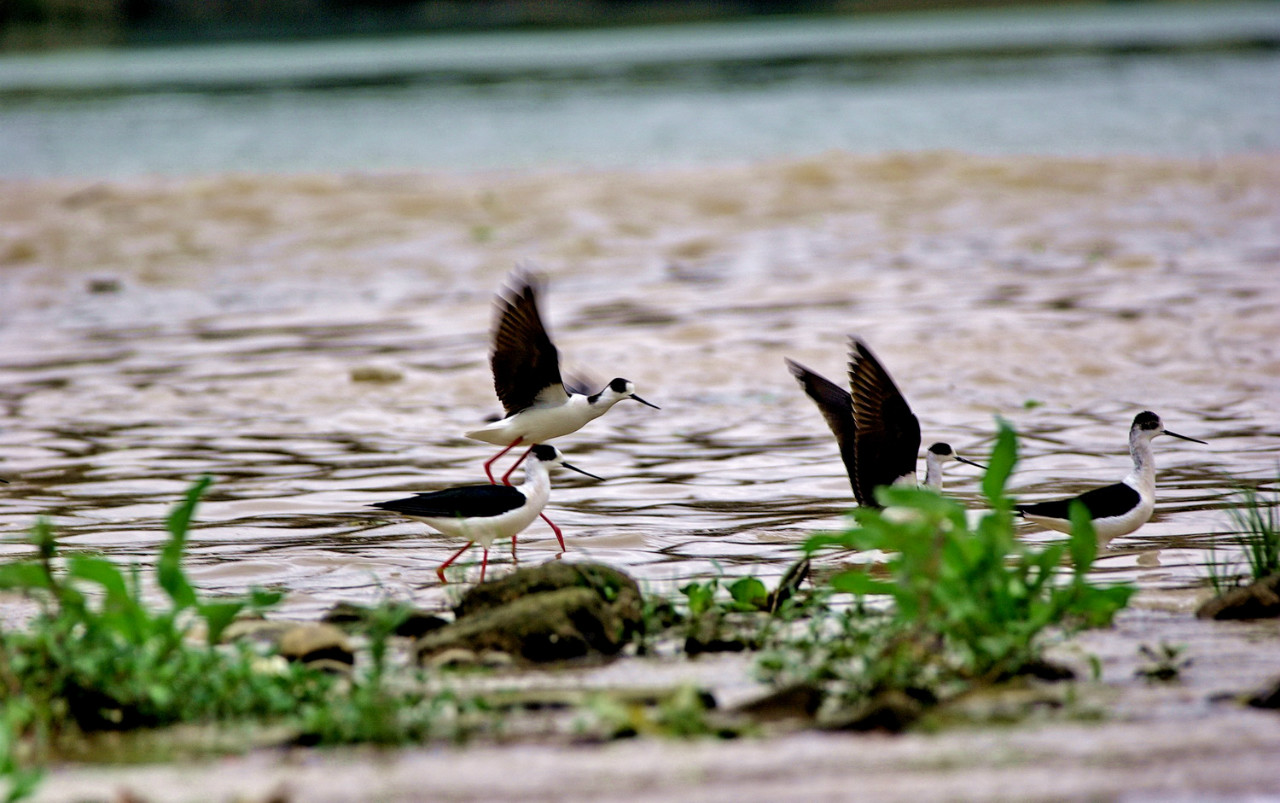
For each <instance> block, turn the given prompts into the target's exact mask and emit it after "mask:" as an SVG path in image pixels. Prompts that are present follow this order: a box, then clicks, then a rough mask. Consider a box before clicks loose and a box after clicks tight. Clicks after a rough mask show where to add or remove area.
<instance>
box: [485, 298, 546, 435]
mask: <svg viewBox="0 0 1280 803" xmlns="http://www.w3.org/2000/svg"><path fill="white" fill-rule="evenodd" d="M515 281H516V285H515V287H513V288H511V289H510V291H509V292H508V293H507V294H506V295H505V297H504V298H503V299H502V300H501V301H500V302H499V304H498V321H497V324H496V326H495V327H494V332H493V353H492V355H490V358H489V365H490V366H491V367H492V368H493V389H494V390H495V391H496V392H497V394H498V399H499V400H500V401H501V402H502V407H503V409H504V410H506V413H507V415H508V416H510V415H514V414H515V413H518V412H520V411H521V410H524V409H526V408H528V407H531V406H532V405H533V403H534V400H535V399H536V398H537V396H538V394H539V393H540V392H541V391H543V390H544V389H545V388H548V387H553V388H558V392H559V393H563V392H564V387H563V383H562V381H561V379H560V355H559V353H558V352H557V351H556V347H555V344H554V343H552V342H551V337H550V336H548V335H547V330H546V328H545V327H544V326H543V325H542V316H541V315H539V314H538V297H537V291H538V288H537V286H536V284H535V282H534V281H533V279H532V278H531V277H529V276H528V275H526V274H523V273H517V274H516V275H515Z"/></svg>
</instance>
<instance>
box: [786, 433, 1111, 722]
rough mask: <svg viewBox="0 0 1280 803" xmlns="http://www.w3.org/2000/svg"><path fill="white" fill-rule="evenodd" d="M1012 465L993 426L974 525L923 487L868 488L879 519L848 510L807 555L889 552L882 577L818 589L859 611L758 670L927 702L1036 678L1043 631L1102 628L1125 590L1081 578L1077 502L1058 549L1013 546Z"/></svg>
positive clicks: (823, 623) (1013, 454)
mask: <svg viewBox="0 0 1280 803" xmlns="http://www.w3.org/2000/svg"><path fill="white" fill-rule="evenodd" d="M1016 462H1017V439H1016V436H1015V434H1014V432H1013V430H1012V429H1011V428H1010V427H1009V426H1008V425H1007V424H1004V423H1003V422H1001V425H1000V431H999V435H998V437H997V441H996V446H995V449H994V451H993V453H992V455H991V461H990V468H989V469H988V470H987V474H986V476H985V478H984V479H983V484H982V490H983V495H984V497H985V498H986V502H987V504H988V506H989V507H990V510H989V511H988V512H986V513H985V514H984V515H982V516H981V517H980V518H979V519H978V520H977V522H976V524H973V525H971V524H970V523H969V522H968V521H967V520H966V515H965V514H966V511H965V509H964V508H963V507H962V506H961V505H960V504H958V503H957V502H954V501H952V500H950V499H947V498H944V497H943V496H941V495H939V494H937V493H936V492H934V491H931V490H929V489H923V488H906V487H898V486H894V487H887V488H881V489H879V491H878V492H877V493H878V498H879V500H880V501H881V503H882V504H883V505H885V507H886V510H876V509H870V508H859V509H858V510H856V511H854V518H855V520H856V523H855V526H853V527H851V528H850V529H848V530H846V531H844V532H841V533H835V534H824V535H819V536H815V537H813V538H811V539H810V540H809V541H808V543H807V544H806V547H805V548H806V550H807V551H808V552H809V553H811V554H813V553H818V552H822V551H825V550H830V549H858V550H871V549H876V550H882V551H884V552H886V553H888V554H889V555H890V557H889V558H888V560H887V562H886V563H885V564H884V565H883V567H882V568H883V571H880V570H879V569H877V570H875V571H867V570H863V569H855V570H848V571H843V572H840V573H838V574H836V575H834V576H833V577H831V579H830V580H829V583H828V586H829V589H828V593H830V594H831V595H832V596H833V597H834V595H835V594H836V593H839V592H844V593H850V594H852V595H854V597H855V600H856V603H855V604H854V605H853V606H852V607H847V608H845V609H844V610H841V611H835V612H832V613H830V614H828V615H827V616H825V617H819V618H816V619H813V620H811V621H809V623H808V624H807V626H806V628H805V629H804V630H803V632H802V633H800V634H799V635H793V636H792V637H791V638H789V639H788V640H787V641H785V642H784V643H782V644H780V645H779V646H778V647H777V648H775V649H773V650H771V651H770V652H769V654H767V655H766V656H765V661H764V663H763V664H762V668H763V669H764V670H765V673H766V675H767V676H770V677H771V678H773V679H774V680H775V682H782V683H786V682H795V681H797V680H803V681H807V682H818V683H823V684H826V685H828V686H829V687H831V688H832V689H833V690H834V691H835V693H837V694H838V695H839V696H841V697H842V698H844V699H845V700H846V701H847V702H857V701H859V700H864V699H866V698H867V697H868V696H871V695H875V694H878V693H882V692H889V691H894V692H904V693H906V694H908V695H910V696H911V697H913V698H915V699H917V700H921V701H924V702H931V701H934V700H937V699H941V698H944V697H947V696H949V695H950V694H952V693H956V692H958V691H960V690H963V689H965V688H969V687H972V686H973V685H975V684H981V683H989V682H994V681H998V680H1002V679H1004V678H1008V677H1010V676H1013V675H1016V674H1019V673H1024V672H1028V671H1033V670H1037V669H1038V668H1039V667H1041V666H1042V665H1043V658H1042V656H1043V649H1044V646H1045V643H1046V641H1047V635H1048V634H1049V633H1051V632H1052V633H1055V634H1058V635H1060V636H1061V635H1069V634H1070V633H1072V632H1075V631H1077V630H1079V629H1082V628H1087V627H1098V626H1104V625H1107V624H1109V623H1110V622H1111V620H1112V618H1113V617H1114V616H1115V614H1116V612H1117V611H1119V610H1120V609H1122V608H1123V607H1124V606H1125V605H1126V604H1127V602H1128V600H1129V597H1130V596H1131V595H1132V594H1133V592H1134V590H1135V589H1134V587H1133V586H1131V585H1113V586H1101V585H1097V584H1095V583H1093V582H1091V581H1090V580H1089V578H1088V577H1087V574H1088V572H1089V570H1090V569H1091V568H1092V566H1093V562H1094V559H1095V557H1096V555H1097V538H1096V535H1095V533H1094V530H1093V526H1092V522H1091V521H1090V519H1089V517H1088V515H1087V512H1086V511H1085V510H1084V508H1083V507H1082V506H1080V505H1076V506H1075V507H1074V508H1073V510H1072V524H1073V530H1072V534H1071V536H1070V538H1069V539H1068V540H1067V541H1066V542H1056V543H1052V544H1047V545H1043V546H1036V545H1029V544H1024V543H1022V542H1020V541H1018V539H1017V538H1016V537H1015V532H1014V523H1013V512H1012V502H1011V500H1010V499H1009V498H1008V497H1007V496H1006V495H1005V483H1006V482H1007V480H1008V478H1009V476H1010V474H1011V473H1012V471H1013V467H1014V465H1015V463H1016ZM1064 563H1065V564H1067V565H1068V566H1069V571H1066V572H1064V571H1063V564H1064Z"/></svg>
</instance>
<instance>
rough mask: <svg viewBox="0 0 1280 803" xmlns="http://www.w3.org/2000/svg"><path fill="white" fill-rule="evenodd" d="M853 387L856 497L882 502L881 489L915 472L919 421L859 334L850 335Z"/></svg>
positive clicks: (868, 502) (862, 502)
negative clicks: (878, 498)
mask: <svg viewBox="0 0 1280 803" xmlns="http://www.w3.org/2000/svg"><path fill="white" fill-rule="evenodd" d="M849 386H850V388H851V389H852V390H853V394H852V396H853V402H852V403H853V420H854V422H855V424H856V426H857V443H856V448H855V449H854V475H855V476H856V479H855V481H854V484H853V489H854V496H855V498H857V500H858V504H860V505H866V506H868V507H878V505H877V504H876V501H875V495H874V493H873V492H874V490H875V489H876V488H878V487H880V486H882V485H892V484H893V483H894V482H895V481H896V480H898V479H899V478H900V477H902V476H905V475H908V474H910V475H914V474H915V473H916V460H917V455H918V454H919V452H920V422H919V421H918V420H917V419H916V416H915V414H914V413H912V412H911V408H910V407H909V406H908V405H907V400H906V399H905V398H903V396H902V393H901V392H900V391H899V390H898V386H897V385H895V384H894V383H893V379H891V378H890V377H889V372H888V371H886V370H885V369H884V366H882V365H881V364H880V361H879V360H877V359H876V357H875V355H874V354H872V353H871V350H870V349H869V348H867V345H866V343H863V342H862V341H861V340H860V339H858V338H856V337H851V338H849Z"/></svg>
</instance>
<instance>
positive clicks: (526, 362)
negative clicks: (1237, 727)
mask: <svg viewBox="0 0 1280 803" xmlns="http://www.w3.org/2000/svg"><path fill="white" fill-rule="evenodd" d="M537 290H538V288H537V287H536V286H535V284H534V282H533V281H532V280H531V278H530V277H529V276H527V275H525V274H523V273H517V274H516V275H515V286H514V287H512V288H511V290H510V292H508V293H507V295H506V296H505V297H504V298H503V299H502V301H501V302H500V304H499V314H498V322H497V326H496V328H495V330H494V334H493V353H492V355H491V357H490V360H489V363H490V365H491V366H492V368H493V389H494V390H495V391H497V393H498V399H499V400H501V401H502V407H503V409H504V410H505V411H506V417H505V418H503V419H501V420H499V421H494V422H493V423H491V424H488V425H486V426H483V427H480V428H479V429H474V430H472V431H470V432H468V433H467V437H468V438H473V439H475V440H478V441H484V442H485V443H492V444H494V445H496V446H501V447H502V451H500V452H498V453H497V454H496V455H494V456H493V457H491V458H489V460H488V461H486V462H485V464H484V473H485V475H486V476H488V478H489V482H494V479H493V471H492V466H493V463H494V461H495V460H497V459H498V458H500V457H502V456H503V455H504V454H506V453H507V452H509V451H511V450H512V449H513V448H515V447H516V446H521V445H524V444H528V445H529V446H530V448H532V447H533V444H535V443H545V442H546V441H549V440H551V439H552V438H558V437H560V436H561V435H568V434H569V433H571V432H577V431H578V430H579V429H582V427H583V426H584V425H585V424H586V423H587V422H588V421H591V420H592V419H595V418H599V417H600V416H602V415H604V414H605V413H607V412H609V408H611V407H613V405H615V404H617V403H618V402H620V401H622V400H623V399H633V400H635V401H638V402H640V403H641V404H645V405H648V406H649V407H652V408H654V409H655V410H656V409H659V408H658V406H657V405H656V404H649V402H647V401H645V400H644V399H642V398H640V397H639V396H637V395H636V392H635V385H634V384H632V383H631V381H629V380H626V379H622V378H621V377H619V378H617V379H614V380H613V381H612V382H610V383H609V384H608V385H607V386H606V387H605V388H604V390H601V391H600V392H599V393H595V394H592V395H585V394H582V393H570V392H568V391H566V390H565V387H564V380H562V379H561V378H560V356H559V352H557V350H556V347H555V344H554V343H552V342H551V338H550V336H548V335H547V330H546V327H544V326H543V325H542V316H541V315H539V314H538V296H537ZM528 454H529V452H528V450H526V451H525V452H524V454H523V455H521V456H520V458H519V459H518V460H516V462H515V463H513V464H512V466H511V468H509V469H507V473H506V474H504V475H503V477H502V481H503V483H507V482H508V480H509V478H510V477H511V472H512V471H515V469H516V466H518V465H520V463H521V461H523V460H524V458H525V457H526V456H527V455H528Z"/></svg>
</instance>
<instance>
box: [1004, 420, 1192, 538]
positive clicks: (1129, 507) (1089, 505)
mask: <svg viewBox="0 0 1280 803" xmlns="http://www.w3.org/2000/svg"><path fill="white" fill-rule="evenodd" d="M1157 435H1171V436H1173V437H1175V438H1181V439H1182V440H1184V441H1191V442H1192V443H1204V441H1202V440H1197V439H1196V438H1188V437H1187V436H1186V435H1179V434H1178V433H1176V432H1171V431H1169V430H1167V429H1165V428H1164V422H1163V421H1161V420H1160V416H1158V415H1156V414H1155V413H1153V412H1151V411H1150V410H1144V411H1143V412H1141V413H1138V415H1137V416H1136V417H1135V418H1134V419H1133V424H1132V425H1131V426H1130V427H1129V454H1130V455H1131V456H1132V457H1133V471H1131V472H1129V476H1127V477H1125V478H1124V479H1123V480H1121V481H1120V482H1117V483H1115V484H1114V485H1104V486H1103V487H1101V488H1094V489H1093V490H1091V491H1085V492H1084V493H1082V494H1080V495H1079V496H1073V497H1070V498H1068V499H1055V500H1053V501H1051V502H1036V503H1033V504H1029V505H1015V506H1014V511H1015V513H1016V514H1017V515H1019V516H1022V517H1024V518H1026V520H1027V521H1031V522H1035V523H1036V524H1039V525H1041V526H1042V527H1048V528H1049V529H1051V530H1057V531H1059V532H1064V533H1069V532H1071V503H1072V502H1074V501H1076V500H1077V499H1078V500H1080V502H1082V503H1083V504H1084V506H1085V508H1086V509H1087V510H1088V511H1089V518H1091V519H1093V527H1094V530H1095V531H1097V534H1098V538H1100V539H1103V540H1109V539H1112V538H1115V537H1116V536H1118V535H1126V534H1128V533H1131V532H1133V531H1134V530H1136V529H1138V528H1139V527H1141V526H1142V525H1144V524H1146V523H1147V522H1148V521H1149V520H1150V519H1151V514H1152V513H1153V512H1155V507H1156V460H1155V455H1154V454H1153V453H1152V450H1151V439H1152V438H1154V437H1156V436H1157ZM1206 445H1207V444H1206Z"/></svg>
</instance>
